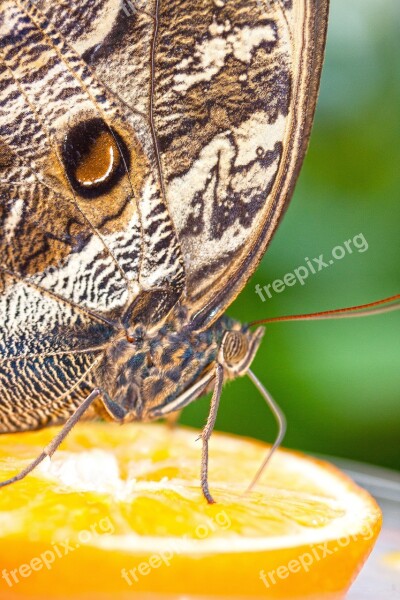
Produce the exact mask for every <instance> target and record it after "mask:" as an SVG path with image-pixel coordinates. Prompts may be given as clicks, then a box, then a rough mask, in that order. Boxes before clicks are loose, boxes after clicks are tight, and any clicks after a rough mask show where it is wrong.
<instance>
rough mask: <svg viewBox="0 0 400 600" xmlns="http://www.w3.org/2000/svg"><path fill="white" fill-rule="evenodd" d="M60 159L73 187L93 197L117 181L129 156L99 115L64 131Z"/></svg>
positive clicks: (124, 168) (119, 140) (82, 194)
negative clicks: (66, 131)
mask: <svg viewBox="0 0 400 600" xmlns="http://www.w3.org/2000/svg"><path fill="white" fill-rule="evenodd" d="M63 161H64V165H65V168H66V172H67V175H68V179H69V180H70V182H71V184H72V187H73V188H74V190H75V191H76V192H78V193H79V194H80V195H81V196H84V197H87V198H96V197H98V196H100V195H102V194H104V193H106V192H108V191H110V189H111V188H112V187H113V186H114V185H115V184H116V183H117V182H118V180H119V179H120V177H121V176H122V175H123V174H124V172H125V170H126V166H127V164H128V162H129V156H128V151H127V148H126V146H125V144H124V142H123V140H122V139H121V137H120V136H119V135H118V133H117V132H116V131H114V130H113V129H112V128H111V127H109V126H108V125H107V124H106V123H105V122H104V121H103V120H102V119H89V120H86V121H83V122H81V123H79V124H78V125H75V126H74V127H73V128H72V129H71V130H70V131H69V132H68V133H67V135H66V137H65V140H64V147H63Z"/></svg>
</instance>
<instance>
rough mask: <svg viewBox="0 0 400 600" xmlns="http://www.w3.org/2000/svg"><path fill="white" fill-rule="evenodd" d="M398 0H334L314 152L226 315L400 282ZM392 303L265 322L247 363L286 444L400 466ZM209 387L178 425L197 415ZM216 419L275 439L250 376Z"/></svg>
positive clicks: (369, 293)
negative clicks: (362, 242) (340, 250)
mask: <svg viewBox="0 0 400 600" xmlns="http://www.w3.org/2000/svg"><path fill="white" fill-rule="evenodd" d="M399 31H400V2H399V0H331V15H330V25H329V33H328V43H327V50H326V61H325V66H324V72H323V77H322V84H321V93H320V98H319V103H318V108H317V113H316V119H315V125H314V129H313V134H312V138H311V144H310V149H309V152H308V155H307V158H306V160H305V164H304V168H303V170H302V173H301V176H300V180H299V182H298V185H297V188H296V191H295V194H294V197H293V200H292V203H291V206H290V208H289V210H288V212H287V213H286V216H285V218H284V220H283V222H282V224H281V225H280V227H279V230H278V232H277V234H276V236H275V238H274V240H273V242H272V244H271V245H270V247H269V250H268V251H267V254H266V255H265V257H264V259H263V261H262V263H261V265H260V267H259V269H258V271H257V272H256V274H255V275H254V276H253V278H252V279H251V280H250V282H249V283H248V285H247V287H246V289H245V290H244V291H243V292H242V294H241V295H240V297H239V298H238V299H237V300H236V302H235V303H234V304H233V305H232V307H231V309H230V311H229V314H230V315H231V316H234V317H236V318H239V319H241V320H243V321H251V320H255V319H259V318H263V317H268V316H275V315H285V314H295V313H302V312H311V311H317V310H325V309H330V308H340V307H342V306H349V305H354V304H359V303H365V302H370V301H373V300H377V299H379V298H383V297H385V296H390V295H392V294H395V293H397V292H400V269H399V259H400V61H399V57H400V35H399ZM359 233H362V234H363V235H364V236H365V238H366V240H367V242H368V246H369V247H368V250H367V251H366V252H363V253H358V252H353V254H346V256H345V257H344V258H343V259H342V260H340V261H336V262H335V264H334V265H332V266H331V267H329V268H327V269H324V270H323V271H321V272H320V273H317V274H316V275H314V276H310V277H309V278H308V280H307V281H306V283H305V285H304V286H301V285H300V284H299V283H297V284H296V285H295V286H294V287H291V288H287V289H285V290H284V291H283V292H282V293H281V294H276V293H274V294H272V298H271V299H268V298H267V300H266V301H265V302H262V301H261V300H260V298H259V297H258V296H257V295H256V293H255V291H254V288H255V285H256V284H257V283H259V284H260V285H261V286H263V285H267V284H268V283H272V282H273V281H274V280H275V279H281V278H283V276H284V275H285V274H286V273H288V272H293V270H294V269H295V268H296V267H298V266H299V265H302V264H304V258H305V257H317V256H319V255H320V254H321V253H324V254H326V255H329V254H330V253H331V250H332V248H333V247H335V246H337V245H341V244H343V242H344V241H345V240H347V239H349V238H353V237H354V236H355V235H356V234H359ZM399 330H400V314H399V313H398V312H395V313H391V314H386V315H381V316H378V317H371V318H366V319H354V320H353V319H345V320H341V321H325V322H322V321H320V322H312V323H311V322H303V323H284V324H274V325H270V326H269V327H268V329H267V332H266V335H265V337H264V341H263V344H262V347H261V349H260V351H259V352H258V355H257V357H256V359H255V361H254V364H253V370H254V371H255V373H256V374H257V375H258V376H259V378H260V379H261V380H262V381H263V383H264V384H265V385H266V387H267V388H268V389H269V390H270V392H271V393H272V395H273V396H274V398H275V399H276V400H277V401H278V402H279V404H280V405H281V407H282V408H283V410H284V411H285V413H286V416H287V420H288V432H287V436H286V439H285V446H287V447H290V448H298V449H301V450H306V451H311V452H316V453H324V454H331V455H336V456H340V457H347V458H353V459H356V460H361V461H365V462H369V463H373V464H378V465H384V466H388V467H392V468H396V469H400V335H399ZM208 405H209V398H203V399H201V400H199V401H197V402H196V403H194V404H193V405H191V406H190V407H188V408H187V409H186V410H185V411H184V414H183V415H182V417H181V421H182V422H183V423H187V424H190V425H195V426H197V427H199V426H202V425H203V423H204V421H205V419H206V415H207V411H208ZM217 429H220V430H224V431H231V432H235V433H240V434H243V435H250V436H254V437H257V438H260V439H264V440H272V439H273V436H274V432H275V426H274V421H273V418H272V417H271V415H270V414H269V412H268V410H267V408H266V406H265V404H264V402H263V399H262V398H261V397H260V395H259V394H258V392H257V391H256V389H255V388H254V387H253V386H252V384H251V383H250V381H249V380H248V379H247V378H244V379H240V380H237V381H234V382H232V383H230V384H228V385H227V386H226V387H225V390H224V393H223V398H222V403H221V408H220V413H219V416H218V421H217Z"/></svg>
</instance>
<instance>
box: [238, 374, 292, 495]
mask: <svg viewBox="0 0 400 600" xmlns="http://www.w3.org/2000/svg"><path fill="white" fill-rule="evenodd" d="M247 375H248V376H249V377H250V379H251V381H252V382H253V383H254V385H255V386H256V388H257V389H258V391H259V392H260V394H261V395H262V396H263V398H264V400H265V402H266V403H267V404H268V406H269V408H270V409H271V412H272V414H273V415H274V417H275V420H276V422H277V424H278V433H277V436H276V439H275V442H274V443H273V445H272V447H271V448H270V450H269V451H268V454H267V456H266V457H265V459H264V461H263V463H262V465H261V466H260V468H259V469H258V471H257V473H256V474H255V476H254V478H253V480H252V482H251V483H250V485H249V487H248V488H247V492H250V491H251V490H252V489H253V487H254V486H255V485H256V484H257V482H258V481H259V479H260V477H261V475H262V474H263V472H264V469H265V467H266V466H267V465H268V463H269V461H270V460H271V458H272V456H273V454H274V452H275V450H277V449H278V448H279V446H280V445H281V444H282V441H283V438H284V437H285V433H286V418H285V415H284V414H283V412H282V410H281V408H280V407H279V406H278V404H277V403H276V402H275V400H274V399H273V398H272V396H271V394H270V393H269V392H268V391H267V390H266V389H265V387H264V386H263V384H262V383H261V381H260V380H259V379H258V378H257V377H256V376H255V375H254V373H253V371H251V370H250V369H248V371H247Z"/></svg>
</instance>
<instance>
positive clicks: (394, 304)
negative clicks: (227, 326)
mask: <svg viewBox="0 0 400 600" xmlns="http://www.w3.org/2000/svg"><path fill="white" fill-rule="evenodd" d="M399 308H400V294H396V295H395V296H390V297H389V298H384V299H383V300H377V301H376V302H370V303H369V304H360V305H359V306H350V307H349V308H337V309H336V310H325V311H323V312H316V313H310V314H305V315H289V316H285V317H272V318H270V319H261V320H259V321H253V322H252V323H250V325H251V326H252V325H262V324H266V323H277V322H279V321H280V322H282V321H318V320H322V319H348V318H354V317H369V316H372V315H380V314H382V313H387V312H391V311H393V310H398V309H399Z"/></svg>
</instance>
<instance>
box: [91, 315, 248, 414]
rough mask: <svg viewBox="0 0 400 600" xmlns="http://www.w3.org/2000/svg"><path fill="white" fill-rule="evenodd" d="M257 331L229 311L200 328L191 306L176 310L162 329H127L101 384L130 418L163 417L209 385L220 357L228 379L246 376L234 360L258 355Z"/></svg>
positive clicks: (109, 356)
mask: <svg viewBox="0 0 400 600" xmlns="http://www.w3.org/2000/svg"><path fill="white" fill-rule="evenodd" d="M227 332H229V334H230V335H229V338H228V339H229V344H228V346H229V347H228V346H227V344H226V339H227V338H226V336H227ZM256 333H257V332H255V333H253V332H251V331H249V330H248V328H247V327H246V326H244V325H241V324H240V323H239V322H237V321H233V320H232V319H230V318H228V317H226V316H223V317H222V318H220V319H218V321H216V322H215V323H214V324H213V325H212V326H211V327H209V328H208V329H206V330H204V331H196V330H193V328H192V327H191V324H190V321H189V320H188V316H187V313H186V311H185V310H182V309H180V310H179V311H173V315H172V316H171V317H170V319H168V320H167V321H166V322H165V323H163V324H162V325H160V326H159V327H158V328H154V327H152V328H151V330H149V329H148V328H146V327H145V326H144V325H142V324H138V325H136V326H135V327H134V328H132V330H130V331H129V334H127V332H121V333H120V334H119V335H118V336H117V337H116V338H115V339H114V340H113V341H112V342H111V343H110V344H109V346H108V348H107V349H106V352H105V355H104V358H103V360H102V362H101V365H100V367H99V369H98V371H97V376H96V384H97V385H98V386H99V387H100V388H101V389H102V390H104V392H105V393H106V394H107V396H108V397H109V399H110V400H111V401H112V402H113V404H115V405H117V407H118V408H121V409H122V410H123V413H124V416H123V420H124V421H133V420H151V419H155V418H159V417H160V416H163V415H164V414H167V413H170V412H172V411H174V410H179V408H181V407H183V406H186V405H187V404H188V403H189V402H191V401H192V400H194V399H195V398H197V397H198V396H200V395H201V394H203V393H204V392H205V391H207V390H209V389H210V388H211V387H212V385H213V375H214V370H215V366H216V364H217V362H222V363H223V366H224V367H225V371H226V378H227V379H228V378H232V377H235V376H237V375H240V374H241V373H240V372H236V371H235V369H233V368H232V366H231V365H230V364H229V360H231V358H232V356H233V355H235V356H240V358H241V359H243V358H244V359H246V357H247V354H248V353H249V350H250V349H251V359H252V357H253V355H254V353H255V349H253V346H254V340H255V339H256V341H257V344H256V346H257V347H258V344H259V338H260V335H259V334H257V335H256ZM223 347H224V348H225V354H226V358H225V357H224V356H222V355H221V351H222V350H221V349H222V348H223ZM232 353H233V354H232ZM233 358H235V357H234V356H233Z"/></svg>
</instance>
